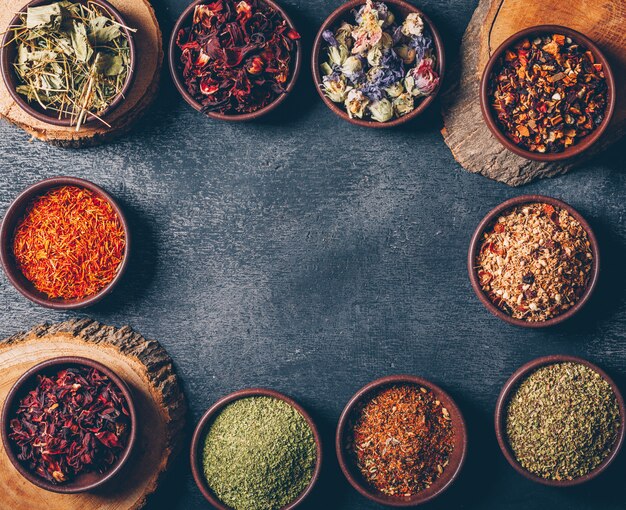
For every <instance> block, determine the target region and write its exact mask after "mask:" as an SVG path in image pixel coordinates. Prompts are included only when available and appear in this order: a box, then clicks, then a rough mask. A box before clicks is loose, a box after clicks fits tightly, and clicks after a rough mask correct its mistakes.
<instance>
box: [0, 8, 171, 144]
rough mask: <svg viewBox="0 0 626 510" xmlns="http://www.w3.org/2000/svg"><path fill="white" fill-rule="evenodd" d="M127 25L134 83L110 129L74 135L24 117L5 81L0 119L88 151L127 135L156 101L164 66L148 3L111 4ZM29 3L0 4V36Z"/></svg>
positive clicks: (95, 126) (91, 128) (94, 127)
mask: <svg viewBox="0 0 626 510" xmlns="http://www.w3.org/2000/svg"><path fill="white" fill-rule="evenodd" d="M110 2H111V4H112V5H113V6H114V7H116V8H117V9H118V10H119V11H120V13H121V14H122V16H123V17H124V19H125V20H127V23H128V25H129V26H130V27H131V28H136V29H137V32H136V34H135V46H136V49H137V59H138V65H137V67H136V71H135V81H134V83H133V85H132V87H131V89H130V91H129V93H128V97H127V100H126V101H124V102H123V104H121V105H120V106H119V107H118V108H117V109H115V110H114V111H113V112H111V115H110V116H108V117H107V119H106V120H107V122H108V123H109V124H111V127H110V128H109V127H107V126H105V125H104V124H102V123H99V122H93V123H90V124H89V125H87V126H84V127H82V128H81V130H80V131H78V132H77V131H76V129H75V128H73V127H64V126H54V125H52V124H47V123H45V122H42V121H40V120H37V119H36V118H34V117H32V116H31V115H29V114H27V113H26V112H24V110H22V109H21V108H20V107H19V106H18V105H17V104H16V103H15V101H13V98H12V97H11V96H10V94H9V93H8V91H7V89H6V86H5V84H4V80H2V79H0V117H2V118H5V119H6V120H8V121H9V122H11V123H13V124H15V125H16V126H18V127H20V128H22V129H23V130H24V131H26V132H27V133H29V134H30V135H32V136H33V137H34V138H36V139H38V140H43V141H45V142H50V143H52V144H54V145H59V146H62V147H75V148H77V147H87V146H92V145H97V144H100V143H103V142H105V141H108V140H110V139H112V138H114V137H116V136H119V135H121V134H123V133H125V132H127V131H128V130H129V129H130V127H131V125H132V124H133V122H135V121H136V120H137V119H138V118H139V117H141V116H142V115H143V114H144V113H145V111H146V110H147V108H148V107H149V106H150V105H151V104H152V102H153V101H154V99H155V98H156V95H157V91H158V88H159V80H160V75H161V66H162V64H163V41H162V35H161V29H160V27H159V23H158V22H157V19H156V16H155V14H154V9H153V8H152V5H150V2H149V1H148V0H110ZM27 3H28V0H0V32H4V31H5V30H6V27H8V25H9V23H10V22H11V20H12V19H13V16H15V13H17V12H19V11H20V10H21V9H22V8H23V7H24V6H25V5H26V4H27Z"/></svg>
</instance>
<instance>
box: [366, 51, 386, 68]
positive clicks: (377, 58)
mask: <svg viewBox="0 0 626 510" xmlns="http://www.w3.org/2000/svg"><path fill="white" fill-rule="evenodd" d="M382 60H383V52H382V50H381V49H380V48H372V49H371V50H369V52H368V53H367V62H368V63H369V65H371V66H372V67H376V66H379V65H380V63H381V62H382Z"/></svg>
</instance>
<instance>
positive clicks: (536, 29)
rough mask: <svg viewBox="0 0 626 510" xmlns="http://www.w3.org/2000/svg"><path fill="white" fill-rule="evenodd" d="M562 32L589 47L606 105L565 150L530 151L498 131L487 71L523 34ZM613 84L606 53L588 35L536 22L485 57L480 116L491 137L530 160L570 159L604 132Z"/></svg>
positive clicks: (611, 109)
mask: <svg viewBox="0 0 626 510" xmlns="http://www.w3.org/2000/svg"><path fill="white" fill-rule="evenodd" d="M550 32H552V33H562V34H563V35H565V36H568V37H570V38H571V39H573V40H574V41H576V42H578V43H580V44H582V45H584V46H586V48H587V49H588V50H590V51H591V52H592V53H593V55H594V57H595V58H596V59H597V60H598V61H600V63H601V64H602V66H603V70H604V75H605V79H606V84H607V89H608V93H607V96H608V97H607V105H606V110H605V115H604V119H603V120H602V122H601V123H600V125H599V126H597V127H596V129H594V130H593V131H592V132H591V133H590V134H588V135H587V136H585V137H584V138H582V139H581V141H580V142H579V143H577V144H575V145H572V146H570V147H568V148H567V149H565V150H564V151H562V152H554V153H540V152H531V151H529V150H526V149H524V148H522V147H519V146H518V145H517V144H515V143H514V142H513V141H512V140H509V139H508V138H507V137H506V136H505V135H504V134H503V133H502V131H501V130H500V128H499V126H498V123H497V121H496V120H495V118H494V115H493V112H492V111H491V107H490V105H489V97H488V96H489V90H488V89H489V81H490V77H491V73H492V71H493V68H494V67H495V65H496V63H497V60H498V59H499V58H500V56H501V55H502V53H504V51H505V50H506V49H507V48H508V47H510V46H511V45H512V44H513V43H515V42H516V41H518V40H519V39H522V38H524V37H528V36H531V35H539V34H545V33H550ZM615 95H616V86H615V77H614V74H613V70H612V68H611V65H610V63H609V61H608V60H607V58H606V56H605V55H604V53H603V52H602V50H600V48H599V47H598V45H596V44H595V43H594V42H593V41H592V40H591V39H590V38H589V37H587V36H586V35H584V34H582V33H580V32H578V31H577V30H574V29H572V28H568V27H564V26H562V25H536V26H532V27H528V28H525V29H523V30H520V31H519V32H516V33H515V34H513V35H511V36H510V37H508V38H507V39H506V40H505V41H504V42H503V43H502V44H500V46H498V47H497V48H496V50H495V51H494V52H493V53H492V54H491V56H490V57H489V60H488V61H487V65H486V66H485V69H484V70H483V73H482V76H481V79H480V109H481V111H482V115H483V119H484V120H485V123H486V124H487V127H488V128H489V130H490V131H491V133H492V134H493V135H494V136H495V138H496V139H497V140H498V141H499V142H500V143H501V144H502V145H503V146H504V147H505V148H507V149H508V150H510V151H511V152H513V153H514V154H517V155H518V156H521V157H523V158H526V159H530V160H532V161H541V162H553V161H563V160H565V159H570V158H573V157H575V156H578V155H580V154H581V153H583V152H584V151H586V150H587V149H589V148H590V147H591V146H592V145H593V144H594V143H595V142H596V141H598V140H599V139H600V137H601V136H602V135H603V134H604V132H605V131H606V129H607V128H608V126H609V124H610V122H611V118H612V117H613V113H614V111H615V104H616V97H615Z"/></svg>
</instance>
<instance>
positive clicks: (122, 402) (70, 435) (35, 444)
mask: <svg viewBox="0 0 626 510" xmlns="http://www.w3.org/2000/svg"><path fill="white" fill-rule="evenodd" d="M10 427H11V432H10V434H9V438H10V439H11V440H12V441H14V442H15V445H16V446H17V447H18V449H19V452H18V454H17V457H18V459H19V460H20V461H22V462H24V463H25V465H26V466H27V467H28V469H29V470H30V471H32V472H33V473H36V474H37V475H39V476H40V477H42V478H44V479H46V480H48V481H50V482H53V483H64V482H68V481H71V480H72V479H73V478H75V477H76V476H77V475H79V474H82V473H85V472H98V473H104V472H106V471H107V470H108V469H109V468H110V467H111V466H112V465H113V464H114V463H115V461H116V460H117V459H118V458H119V455H120V454H121V452H122V451H123V450H124V448H125V447H126V444H127V442H128V435H129V432H130V418H129V412H128V406H127V403H126V399H125V398H124V395H123V394H122V392H121V391H120V389H119V388H118V387H117V386H116V385H115V384H114V383H113V382H112V381H111V379H110V378H109V377H107V376H106V375H104V374H102V373H101V372H99V371H98V370H96V369H93V368H87V367H71V368H67V369H64V370H60V371H59V372H58V373H56V374H55V375H53V376H47V375H41V376H39V377H38V384H37V386H36V387H35V388H34V389H33V390H31V391H29V392H28V394H27V395H26V396H25V397H24V398H22V400H21V401H20V402H19V405H18V407H17V410H16V417H15V418H13V419H12V420H11V422H10Z"/></svg>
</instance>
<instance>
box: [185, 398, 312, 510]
mask: <svg viewBox="0 0 626 510" xmlns="http://www.w3.org/2000/svg"><path fill="white" fill-rule="evenodd" d="M249 397H271V398H275V399H277V400H282V401H283V402H286V403H287V404H289V405H290V406H291V407H293V408H294V409H295V410H296V411H298V412H299V413H300V414H301V415H302V416H303V417H304V419H305V420H306V422H307V423H308V425H309V427H311V431H312V432H313V438H314V440H315V446H316V452H317V461H316V463H315V469H314V471H313V476H312V477H311V481H310V482H309V484H308V485H307V487H306V488H305V489H304V490H303V491H302V492H301V493H300V495H299V496H298V497H297V498H296V499H294V500H293V501H292V502H291V503H289V504H288V505H286V506H284V507H283V508H281V510H293V509H294V508H296V507H297V506H299V505H300V504H301V503H302V502H303V501H304V500H305V499H306V498H307V496H309V494H310V493H311V492H312V491H313V488H314V487H315V485H316V483H317V481H318V479H319V476H320V473H321V469H322V457H323V449H322V439H321V436H320V433H319V431H318V429H317V426H316V425H315V422H314V421H313V418H311V416H310V415H309V413H307V412H306V410H305V409H304V408H303V407H302V406H301V405H300V404H298V402H296V401H295V400H293V399H292V398H291V397H288V396H287V395H284V394H283V393H280V392H278V391H275V390H271V389H268V388H258V387H257V388H244V389H241V390H237V391H234V392H232V393H229V394H228V395H225V396H223V397H221V398H220V399H219V400H217V401H216V402H215V403H214V404H213V405H211V407H209V409H208V410H207V411H206V412H205V413H204V414H203V415H202V418H201V419H200V421H199V422H198V424H197V425H196V428H195V430H194V433H193V437H192V440H191V448H190V453H189V460H190V463H191V471H192V474H193V479H194V481H195V482H196V485H197V486H198V489H200V492H201V493H202V495H203V496H204V497H205V499H206V500H207V501H208V502H209V503H211V504H212V505H213V506H214V507H215V508H217V509H218V510H231V508H230V507H228V506H226V505H225V504H224V503H222V502H221V501H220V500H219V499H218V498H217V496H215V495H214V494H213V492H212V491H211V489H210V488H209V486H208V484H207V482H206V480H205V479H204V475H203V470H202V459H201V455H200V454H199V452H200V450H201V448H202V446H203V445H202V442H203V439H204V436H205V433H206V428H207V427H208V426H209V425H210V424H211V422H212V420H213V418H215V416H216V415H217V414H219V413H220V412H221V411H222V410H223V409H224V408H225V407H226V406H227V405H228V404H230V403H232V402H234V401H236V400H241V399H243V398H249Z"/></svg>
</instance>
